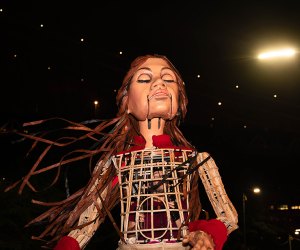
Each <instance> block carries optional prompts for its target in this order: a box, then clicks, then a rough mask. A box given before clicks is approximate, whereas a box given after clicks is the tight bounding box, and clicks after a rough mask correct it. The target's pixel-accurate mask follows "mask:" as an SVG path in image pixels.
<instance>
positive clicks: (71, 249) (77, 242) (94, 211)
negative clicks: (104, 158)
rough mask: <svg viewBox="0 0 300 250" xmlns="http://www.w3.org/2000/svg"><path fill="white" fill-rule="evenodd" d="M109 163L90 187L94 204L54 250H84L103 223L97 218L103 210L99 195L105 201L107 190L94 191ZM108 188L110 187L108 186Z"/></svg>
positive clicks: (102, 219) (101, 219)
mask: <svg viewBox="0 0 300 250" xmlns="http://www.w3.org/2000/svg"><path fill="white" fill-rule="evenodd" d="M110 163H111V161H108V162H107V163H106V164H105V166H104V167H103V171H102V174H101V175H100V177H99V178H97V179H96V181H95V184H94V185H93V186H91V188H90V191H89V195H93V196H94V197H95V198H94V202H93V203H92V204H91V205H90V206H89V207H88V208H87V209H86V210H85V211H84V212H83V213H82V214H81V215H80V217H79V220H78V224H77V226H78V228H77V229H74V230H72V231H71V232H70V233H69V234H68V236H64V237H62V238H61V239H60V240H59V241H58V243H57V245H56V247H55V248H54V249H55V250H65V249H68V250H79V249H84V248H85V247H86V245H87V244H88V242H89V241H90V240H91V238H92V236H93V235H94V233H95V232H96V230H97V229H98V227H99V226H100V224H101V223H102V222H103V221H104V217H103V216H99V211H100V210H102V209H103V204H102V202H101V200H100V198H99V195H101V198H102V200H105V198H106V196H107V194H108V190H109V188H108V187H106V188H105V189H104V190H103V191H102V192H101V194H98V192H97V190H96V186H97V184H98V182H99V180H100V179H101V177H103V176H104V175H105V173H106V172H107V169H108V167H109V165H110ZM99 165H100V163H98V164H97V165H96V167H95V169H94V171H97V169H98V167H99ZM108 186H110V185H108ZM86 223H89V224H88V225H86V226H83V227H80V226H81V225H83V224H86Z"/></svg>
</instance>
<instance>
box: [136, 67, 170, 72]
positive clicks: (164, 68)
mask: <svg viewBox="0 0 300 250" xmlns="http://www.w3.org/2000/svg"><path fill="white" fill-rule="evenodd" d="M143 69H146V70H149V71H151V72H152V70H151V69H150V68H148V67H143V68H139V69H138V70H137V71H136V72H138V71H139V70H143ZM165 69H169V70H171V71H173V70H172V69H171V68H169V67H163V68H162V69H161V71H162V70H165Z"/></svg>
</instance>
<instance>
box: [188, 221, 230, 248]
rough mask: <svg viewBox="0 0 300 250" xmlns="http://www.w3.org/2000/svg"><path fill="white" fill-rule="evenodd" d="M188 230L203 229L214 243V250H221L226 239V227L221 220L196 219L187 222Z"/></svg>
mask: <svg viewBox="0 0 300 250" xmlns="http://www.w3.org/2000/svg"><path fill="white" fill-rule="evenodd" d="M189 230H190V232H194V231H197V230H201V231H204V232H206V233H208V234H210V235H211V236H212V238H213V240H214V243H215V245H216V246H215V250H222V248H223V245H224V243H225V242H226V240H227V229H226V226H225V225H224V223H223V222H221V221H219V220H216V219H212V220H196V221H192V222H190V223H189Z"/></svg>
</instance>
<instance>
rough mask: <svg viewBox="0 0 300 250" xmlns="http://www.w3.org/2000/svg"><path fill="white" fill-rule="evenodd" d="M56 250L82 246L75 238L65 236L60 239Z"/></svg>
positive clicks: (74, 248)
mask: <svg viewBox="0 0 300 250" xmlns="http://www.w3.org/2000/svg"><path fill="white" fill-rule="evenodd" d="M54 250H80V246H79V244H78V242H77V240H75V239H74V238H72V237H70V236H64V237H62V238H61V239H60V240H59V241H58V243H57V245H56V246H55V248H54Z"/></svg>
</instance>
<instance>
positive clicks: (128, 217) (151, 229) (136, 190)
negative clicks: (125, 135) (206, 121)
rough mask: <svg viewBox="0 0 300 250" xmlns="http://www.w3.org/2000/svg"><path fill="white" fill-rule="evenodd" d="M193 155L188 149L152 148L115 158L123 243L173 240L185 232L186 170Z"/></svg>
mask: <svg viewBox="0 0 300 250" xmlns="http://www.w3.org/2000/svg"><path fill="white" fill-rule="evenodd" d="M194 155H195V154H194V153H193V152H192V151H191V150H182V149H171V148H169V149H168V148H166V149H158V148H151V149H143V150H137V151H131V152H128V153H124V154H118V155H116V156H115V157H114V159H113V162H114V164H115V166H116V168H117V170H118V180H119V184H120V198H121V231H122V232H123V234H124V239H125V241H126V242H128V243H147V242H157V241H176V239H177V238H179V239H182V237H183V236H184V235H185V234H186V228H185V227H181V225H182V224H183V223H185V222H186V220H187V219H188V209H189V205H188V204H189V197H188V195H187V194H188V193H189V191H190V175H188V172H187V171H188V168H189V161H190V160H191V158H192V157H193V156H194ZM175 221H177V222H176V223H175ZM178 233H179V236H178ZM177 236H178V237H177Z"/></svg>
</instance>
